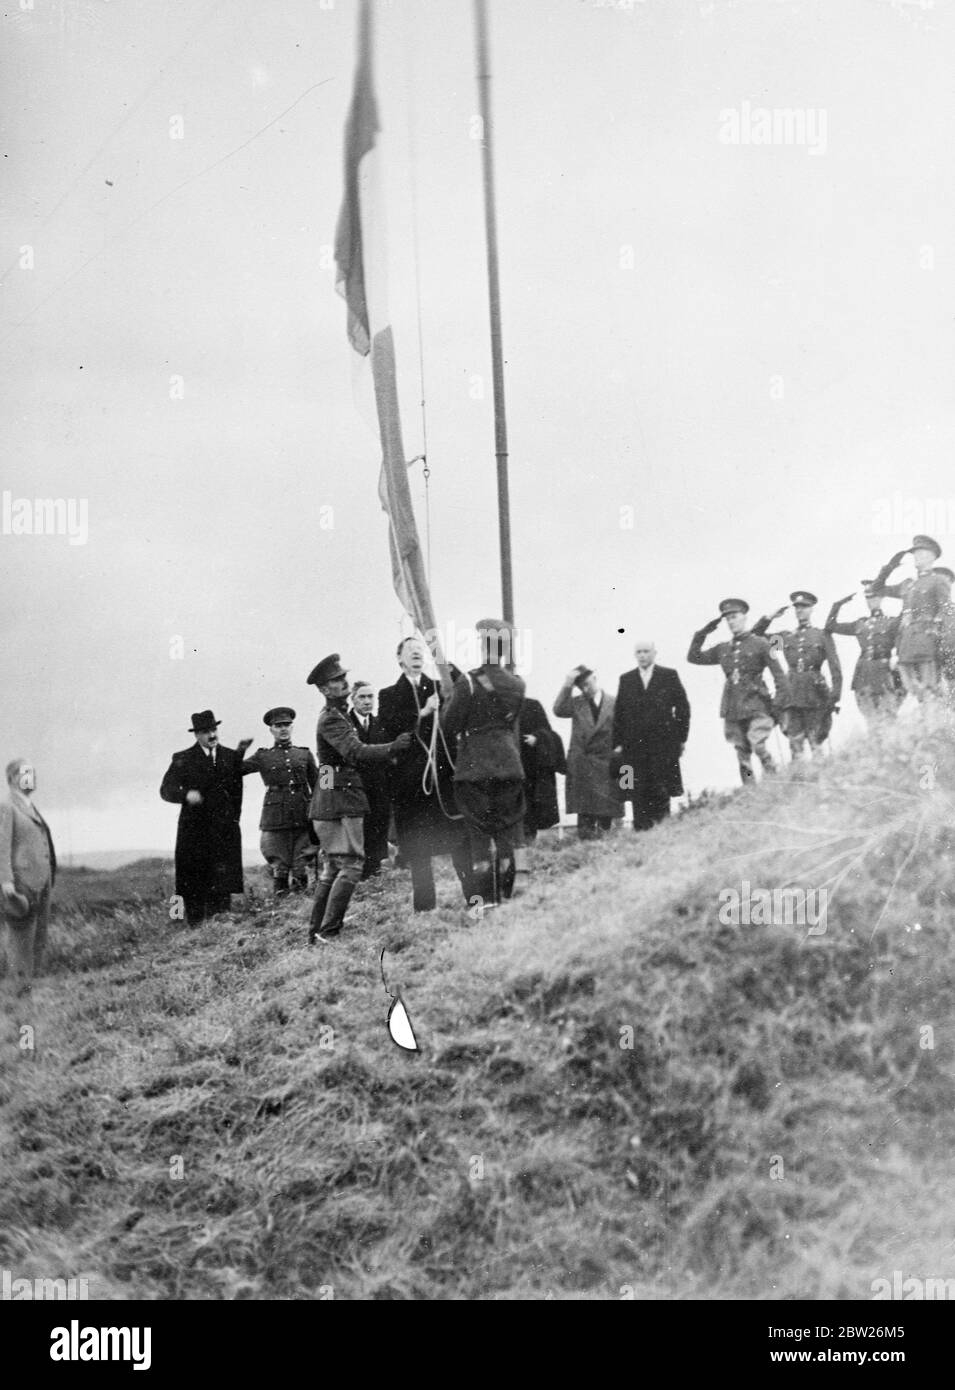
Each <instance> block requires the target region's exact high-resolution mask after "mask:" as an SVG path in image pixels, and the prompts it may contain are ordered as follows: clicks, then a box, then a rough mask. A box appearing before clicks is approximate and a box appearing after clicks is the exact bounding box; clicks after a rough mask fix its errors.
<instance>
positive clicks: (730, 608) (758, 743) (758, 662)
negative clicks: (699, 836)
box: [686, 598, 786, 783]
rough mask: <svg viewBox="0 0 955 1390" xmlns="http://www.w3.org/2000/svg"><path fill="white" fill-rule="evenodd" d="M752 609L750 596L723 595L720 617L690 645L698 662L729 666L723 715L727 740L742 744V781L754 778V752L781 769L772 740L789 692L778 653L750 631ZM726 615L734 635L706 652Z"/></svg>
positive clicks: (767, 768) (766, 765) (767, 765)
mask: <svg viewBox="0 0 955 1390" xmlns="http://www.w3.org/2000/svg"><path fill="white" fill-rule="evenodd" d="M748 612H749V604H748V603H747V602H746V600H745V599H741V598H725V599H723V601H722V603H721V604H720V615H719V617H718V618H713V619H712V621H711V622H708V623H707V624H706V626H705V627H701V628H700V630H699V632H694V634H693V640H692V641H691V642H690V650H689V651H688V652H687V654H686V659H687V661H689V662H690V664H691V665H692V666H721V667H722V669H723V674H724V675H725V676H726V682H725V684H724V686H723V699H722V701H721V703H720V718H721V719H722V720H723V734H724V736H725V738H726V741H727V743H731V744H732V745H733V747H734V748H735V749H736V759H737V762H738V763H739V775H740V780H741V781H742V782H744V783H745V782H751V781H752V780H753V754H754V753H755V754H756V756H757V758H758V759H759V761H760V763H761V765H762V768H763V771H764V772H775V771H776V764H775V763H774V762H773V758H772V754H771V753H770V751H769V749H768V748H767V747H766V740H767V739H768V738H769V735H770V734H771V733H772V731H773V726H774V724H775V723H776V719H777V710H778V709H780V708H781V707H782V705H783V704H784V703H785V696H786V677H785V676H784V675H783V670H782V667H781V666H780V664H779V662H778V661H777V660H776V658H775V657H774V656H773V653H772V648H771V647H770V644H769V642H768V641H767V639H766V638H765V637H757V636H756V634H755V633H753V632H748V631H747V627H746V614H747V613H748ZM724 620H725V622H726V626H727V627H728V628H729V630H730V640H729V641H728V642H717V644H716V646H715V647H708V648H707V649H706V651H704V650H703V643H704V642H705V641H706V639H707V637H708V635H709V634H710V633H711V632H715V631H716V629H717V628H718V627H719V625H720V623H721V622H723V621H724ZM764 671H768V672H769V673H770V675H771V676H772V678H773V685H774V687H775V699H773V697H772V696H771V695H770V693H769V690H768V689H767V687H766V682H765V680H764V677H763V672H764Z"/></svg>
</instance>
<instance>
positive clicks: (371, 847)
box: [348, 681, 391, 879]
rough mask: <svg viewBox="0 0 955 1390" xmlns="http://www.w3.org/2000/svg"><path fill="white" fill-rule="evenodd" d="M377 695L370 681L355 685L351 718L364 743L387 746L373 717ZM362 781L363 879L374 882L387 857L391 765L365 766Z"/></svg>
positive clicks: (380, 728)
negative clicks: (365, 802) (364, 809)
mask: <svg viewBox="0 0 955 1390" xmlns="http://www.w3.org/2000/svg"><path fill="white" fill-rule="evenodd" d="M374 708H375V692H374V689H373V688H372V687H371V686H370V685H369V684H368V682H367V681H353V682H352V688H351V710H350V711H349V714H348V717H349V719H350V720H351V722H352V724H353V725H354V727H355V733H356V734H357V735H358V737H359V738H360V739H361V741H362V743H387V742H388V739H387V738H386V736H385V733H384V730H383V729H382V727H381V720H380V719H379V718H378V716H377V715H376V714H375V713H374ZM361 780H362V782H363V783H364V786H365V795H366V796H367V798H368V814H367V815H366V816H365V867H364V868H363V869H362V873H361V876H362V878H363V879H365V878H374V877H375V875H376V874H379V873H380V872H381V861H382V860H383V859H387V857H388V824H389V822H390V820H391V797H390V795H389V792H388V765H387V764H386V763H366V764H365V766H364V767H363V768H362V770H361Z"/></svg>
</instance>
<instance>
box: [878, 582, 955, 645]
mask: <svg viewBox="0 0 955 1390" xmlns="http://www.w3.org/2000/svg"><path fill="white" fill-rule="evenodd" d="M879 592H880V593H882V594H888V595H889V597H890V598H900V599H901V600H902V612H901V614H900V616H899V661H900V662H902V663H903V664H905V665H910V664H913V663H915V662H918V661H937V660H938V647H939V636H940V629H941V623H942V617H943V612H944V609H945V605H946V603H947V602H948V601H949V598H950V595H951V586H950V585H949V584H948V582H947V580H946V579H945V578H944V577H943V576H942V575H940V574H935V573H934V571H932V570H929V571H928V573H926V574H920V575H918V576H917V577H916V578H915V579H904V580H903V581H902V583H901V584H885V583H883V584H882V586H881V588H880V590H879Z"/></svg>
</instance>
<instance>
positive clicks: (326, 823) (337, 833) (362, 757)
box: [307, 652, 411, 945]
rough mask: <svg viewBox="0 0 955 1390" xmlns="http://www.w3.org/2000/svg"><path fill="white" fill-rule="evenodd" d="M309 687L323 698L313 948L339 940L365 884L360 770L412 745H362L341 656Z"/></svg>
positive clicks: (315, 796)
mask: <svg viewBox="0 0 955 1390" xmlns="http://www.w3.org/2000/svg"><path fill="white" fill-rule="evenodd" d="M307 683H308V684H309V685H315V686H317V687H318V689H319V692H320V693H321V694H322V695H323V696H324V697H325V706H324V708H323V710H322V712H321V714H320V715H319V716H318V730H317V732H316V741H317V744H318V749H317V751H318V781H317V782H316V784H315V790H314V792H313V793H312V802H311V805H310V807H309V815H310V816H311V818H312V821H313V822H314V823H315V833H316V834H317V836H318V840H319V844H320V845H321V856H322V868H321V873H320V874H319V878H318V882H317V883H316V885H315V901H314V903H313V905H312V918H311V923H310V926H309V931H308V940H309V944H310V945H313V944H314V943H315V942H316V941H332V940H334V938H335V937H336V936H338V934H339V932H340V931H341V929H342V926H343V924H344V921H345V911H346V909H347V907H348V904H349V902H350V901H351V896H352V894H353V893H354V891H355V889H356V887H357V886H358V883H359V882H360V880H361V874H362V868H363V866H364V863H365V833H364V831H365V826H364V818H365V816H366V815H367V814H368V810H369V806H368V797H367V796H366V795H365V789H364V786H363V785H362V780H361V772H360V771H359V768H360V767H361V766H362V765H363V764H366V763H381V762H387V761H388V759H389V758H390V757H392V756H393V754H395V753H403V752H404V751H405V749H406V748H409V747H410V745H411V735H410V734H399V735H398V737H397V738H396V739H394V740H393V741H392V742H391V743H362V741H361V739H360V738H359V737H358V734H357V732H356V731H355V727H354V725H353V724H352V722H351V720H350V719H349V717H348V672H347V671H345V670H344V669H343V667H342V665H341V662H340V660H339V657H338V653H337V652H335V653H334V654H333V655H332V656H326V657H325V659H324V660H323V661H320V662H319V663H318V665H317V666H316V667H314V669H313V670H312V672H311V674H310V675H309V677H308V682H307Z"/></svg>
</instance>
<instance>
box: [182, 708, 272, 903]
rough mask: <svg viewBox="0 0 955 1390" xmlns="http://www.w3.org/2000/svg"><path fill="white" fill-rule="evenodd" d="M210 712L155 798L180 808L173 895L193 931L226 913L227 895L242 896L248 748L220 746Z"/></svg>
mask: <svg viewBox="0 0 955 1390" xmlns="http://www.w3.org/2000/svg"><path fill="white" fill-rule="evenodd" d="M221 723H222V721H221V719H216V717H215V715H214V714H213V713H212V710H211V709H204V710H200V711H199V712H198V713H197V714H194V715H193V716H192V726H191V728H190V730H189V732H190V733H191V734H194V735H195V743H194V744H193V746H192V747H191V748H186V749H184V750H183V751H182V752H180V753H173V755H172V762H171V763H170V764H169V767H168V769H167V771H166V775H165V777H164V778H163V779H162V786H161V787H160V788H159V795H160V796H161V797H162V799H163V801H172V802H174V803H176V804H178V805H179V806H181V807H182V809H181V811H180V812H179V826H178V829H177V832H176V893H177V894H178V895H179V897H181V898H182V900H183V904H184V906H185V910H186V921H187V922H188V923H189V925H190V926H196V925H197V923H199V922H201V921H203V920H204V919H205V918H206V917H211V916H212V915H213V914H214V913H216V912H228V910H229V905H230V895H231V894H232V893H241V892H242V891H243V883H242V832H241V830H240V828H239V817H240V815H241V814H242V760H243V758H244V757H245V753H246V749H247V748H248V747H249V744H250V743H251V742H252V740H251V739H250V738H244V739H242V741H241V742H240V744H239V746H238V748H224V747H223V746H222V744H221V743H220V742H219V725H220V724H221Z"/></svg>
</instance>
